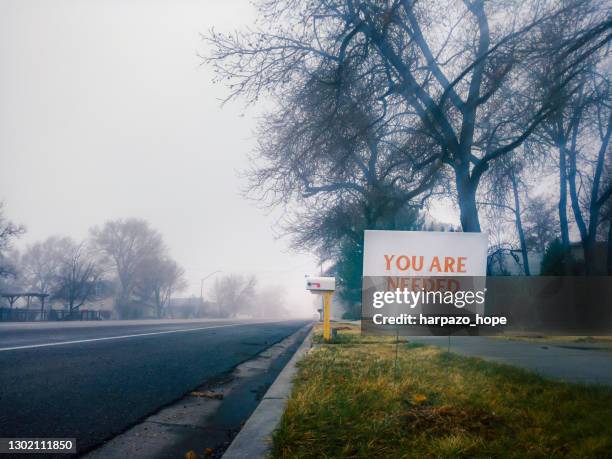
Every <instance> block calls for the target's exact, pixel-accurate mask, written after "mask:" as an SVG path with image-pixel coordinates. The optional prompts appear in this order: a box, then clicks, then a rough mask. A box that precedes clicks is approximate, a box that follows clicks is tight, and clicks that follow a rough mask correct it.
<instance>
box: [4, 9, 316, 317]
mask: <svg viewBox="0 0 612 459" xmlns="http://www.w3.org/2000/svg"><path fill="white" fill-rule="evenodd" d="M254 18H255V14H254V10H253V8H252V7H251V6H250V4H249V2H248V1H238V0H235V1H228V0H225V1H221V0H218V1H217V0H214V1H213V0H201V1H194V0H190V1H185V0H181V1H171V0H167V1H161V0H103V1H92V0H72V1H65V0H64V1H59V0H54V1H50V0H40V1H32V0H11V1H6V0H0V60H1V64H0V65H1V69H2V70H1V71H0V101H1V103H0V155H1V157H0V160H1V165H2V166H1V168H0V200H1V201H4V202H5V213H6V216H7V217H8V218H10V219H11V220H13V221H15V222H17V223H23V224H25V225H26V226H27V230H28V231H27V234H26V235H25V236H24V237H22V238H21V241H20V242H19V244H18V247H20V248H23V247H25V245H26V244H28V243H32V242H35V241H37V240H41V239H44V238H46V237H47V236H51V235H69V236H72V237H74V238H76V239H81V238H83V237H86V236H87V234H88V230H89V228H90V227H91V226H93V225H99V224H102V223H104V221H106V220H108V219H114V218H124V217H138V218H144V219H146V220H148V221H149V222H150V223H151V224H152V225H153V227H154V228H156V229H158V230H159V231H160V232H161V233H162V234H163V236H164V239H165V241H166V243H167V245H168V246H169V248H170V252H171V255H172V256H173V257H174V258H175V259H176V260H177V261H178V262H179V263H180V264H181V265H182V266H183V267H184V268H185V270H186V277H187V279H188V281H189V282H190V287H189V289H188V291H187V292H186V294H196V295H199V288H200V285H199V279H200V278H201V277H203V276H205V275H206V274H208V273H209V272H212V271H215V270H219V269H220V270H223V271H225V272H228V273H229V272H237V273H244V274H251V273H252V274H255V275H257V277H258V279H259V280H260V284H261V285H262V286H265V285H277V284H284V285H286V286H287V290H288V296H289V299H290V301H289V303H288V307H289V309H291V310H293V311H295V312H298V313H301V314H302V315H303V314H309V313H310V312H311V311H313V310H314V307H313V300H312V297H311V296H310V295H309V294H308V293H306V292H305V291H304V274H305V273H314V272H316V264H315V262H314V259H313V257H310V256H306V255H297V254H294V253H291V252H287V251H286V241H282V240H281V241H275V240H274V237H273V232H272V229H271V225H272V224H273V222H274V221H275V220H276V219H277V218H278V213H277V214H273V215H266V214H265V213H264V212H263V211H262V210H261V209H258V208H257V207H256V206H255V205H254V203H252V202H249V201H246V200H245V199H244V198H243V197H242V196H241V195H240V188H241V186H243V183H242V182H241V179H240V178H239V177H237V174H236V172H237V171H239V170H240V169H242V168H243V167H244V166H245V161H246V155H247V154H248V153H249V152H250V151H251V148H252V146H253V145H254V135H253V129H254V124H255V117H256V115H257V109H249V110H247V111H244V107H243V106H242V105H241V104H240V103H233V104H230V105H226V106H225V107H223V108H220V103H219V99H220V98H222V97H223V96H224V95H225V94H226V90H225V88H224V87H223V86H219V85H213V84H212V83H211V72H210V70H209V69H208V68H207V67H205V66H202V65H201V60H200V58H198V57H197V53H198V52H200V53H204V52H206V50H205V48H204V46H203V44H202V42H201V40H200V33H204V32H206V31H207V30H208V29H209V28H210V27H211V26H213V25H214V26H215V28H216V29H218V30H230V29H233V28H236V27H241V26H243V25H246V24H250V23H252V22H253V20H254ZM211 285H212V283H211V281H207V283H206V284H205V296H206V289H207V288H210V287H211Z"/></svg>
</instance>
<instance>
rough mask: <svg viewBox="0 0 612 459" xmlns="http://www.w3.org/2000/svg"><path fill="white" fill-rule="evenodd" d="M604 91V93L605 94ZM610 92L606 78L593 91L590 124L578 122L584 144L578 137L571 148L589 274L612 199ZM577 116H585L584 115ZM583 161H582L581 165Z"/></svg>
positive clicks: (575, 205)
mask: <svg viewBox="0 0 612 459" xmlns="http://www.w3.org/2000/svg"><path fill="white" fill-rule="evenodd" d="M602 91H603V92H604V94H601V92H602ZM609 95H610V88H609V82H608V81H607V80H605V81H604V84H603V88H602V87H601V86H599V85H598V87H596V88H594V93H593V94H591V98H592V101H593V105H594V107H593V109H592V113H591V116H585V118H586V119H585V124H586V126H585V127H584V128H582V127H581V126H580V125H581V122H580V121H577V122H576V126H577V127H576V131H579V132H580V131H581V132H582V133H583V135H584V137H585V139H584V141H583V142H584V143H583V145H578V143H577V142H576V141H575V140H574V141H573V142H572V147H571V148H569V149H567V155H568V160H569V173H568V177H567V178H568V182H569V191H570V201H571V206H572V211H573V214H574V218H575V220H576V226H577V227H578V231H579V233H580V241H581V243H582V249H583V251H584V261H585V272H586V274H594V273H595V270H596V268H595V257H594V249H595V242H596V240H597V231H598V229H599V228H600V226H601V224H602V222H603V219H602V209H603V208H604V206H605V204H606V202H607V201H608V200H610V198H612V180H610V176H611V168H612V154H610V136H612V99H610V97H609ZM589 108H590V107H588V106H586V107H584V109H583V110H582V112H585V114H587V113H586V112H587V110H588V109H589ZM576 116H577V117H578V116H580V118H582V116H583V115H576ZM575 135H576V136H579V135H580V134H579V133H578V134H575ZM589 150H590V151H589ZM579 162H581V163H582V164H581V165H579ZM606 168H607V169H608V170H606Z"/></svg>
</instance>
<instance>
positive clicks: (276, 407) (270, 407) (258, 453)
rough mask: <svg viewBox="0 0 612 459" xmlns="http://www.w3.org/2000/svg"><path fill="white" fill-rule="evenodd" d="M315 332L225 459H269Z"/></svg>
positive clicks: (308, 336)
mask: <svg viewBox="0 0 612 459" xmlns="http://www.w3.org/2000/svg"><path fill="white" fill-rule="evenodd" d="M312 331H313V328H311V329H310V332H309V333H308V335H307V336H306V338H305V339H304V341H303V342H302V344H301V345H300V347H299V348H298V349H297V351H296V352H295V354H293V357H291V360H289V362H287V365H285V368H283V369H282V371H281V372H280V374H279V375H278V377H277V378H276V380H275V381H274V383H272V385H271V386H270V388H269V389H268V391H267V392H266V394H265V395H264V397H263V399H262V400H261V403H260V404H259V405H258V406H257V408H256V409H255V411H254V412H253V414H252V415H251V417H250V418H249V419H248V420H247V422H246V423H245V424H244V427H243V428H242V430H240V432H239V433H238V435H236V437H235V438H234V441H233V442H232V444H231V445H230V446H229V448H228V449H227V450H226V451H225V454H224V455H223V459H243V458H249V459H263V458H266V457H268V455H269V453H270V449H271V448H272V443H271V440H272V434H273V433H274V431H275V430H276V428H277V427H278V425H279V424H280V420H281V417H282V416H283V413H284V412H285V407H286V406H287V400H288V399H289V396H290V395H291V388H292V387H293V379H294V378H295V375H296V374H297V367H296V364H297V362H298V361H299V360H300V359H301V358H302V357H303V356H304V355H305V354H306V353H307V352H308V350H309V349H310V347H311V345H312Z"/></svg>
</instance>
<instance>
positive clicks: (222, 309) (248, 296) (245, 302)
mask: <svg viewBox="0 0 612 459" xmlns="http://www.w3.org/2000/svg"><path fill="white" fill-rule="evenodd" d="M256 285H257V280H256V279H255V277H254V276H241V275H238V274H229V275H227V276H222V277H217V279H216V280H215V283H214V285H213V288H212V296H213V299H214V301H215V303H216V304H217V307H218V309H219V316H221V317H236V315H238V314H239V313H243V314H247V315H251V314H252V313H253V307H254V305H255V294H256V292H255V287H256Z"/></svg>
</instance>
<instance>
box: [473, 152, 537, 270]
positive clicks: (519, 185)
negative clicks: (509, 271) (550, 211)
mask: <svg viewBox="0 0 612 459" xmlns="http://www.w3.org/2000/svg"><path fill="white" fill-rule="evenodd" d="M516 156H517V155H507V156H506V157H505V158H502V159H500V161H499V163H500V164H499V167H498V168H497V169H496V170H495V171H494V172H493V173H492V176H491V177H490V178H491V180H489V183H488V187H487V192H486V195H485V196H486V200H485V201H481V202H479V204H480V205H483V206H487V207H488V212H487V213H488V217H489V219H491V220H499V219H504V218H505V214H506V213H510V215H511V220H510V221H511V222H512V223H513V225H514V230H515V232H516V236H517V237H518V242H519V249H518V251H519V252H520V254H521V260H522V263H520V264H521V266H522V269H523V272H524V274H525V275H526V276H530V275H531V270H530V267H529V253H528V247H527V241H526V236H525V230H524V228H523V213H524V209H523V204H522V196H521V195H522V194H524V189H525V188H526V186H525V184H524V183H523V179H522V173H523V167H524V165H523V163H522V162H520V161H519V160H517V159H516ZM509 247H512V243H511V242H509V241H507V244H503V243H498V244H497V245H496V249H495V250H496V251H497V254H498V256H502V255H500V254H503V253H504V250H503V249H508V252H510V253H511V254H512V255H513V256H514V252H515V250H514V249H509Z"/></svg>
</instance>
